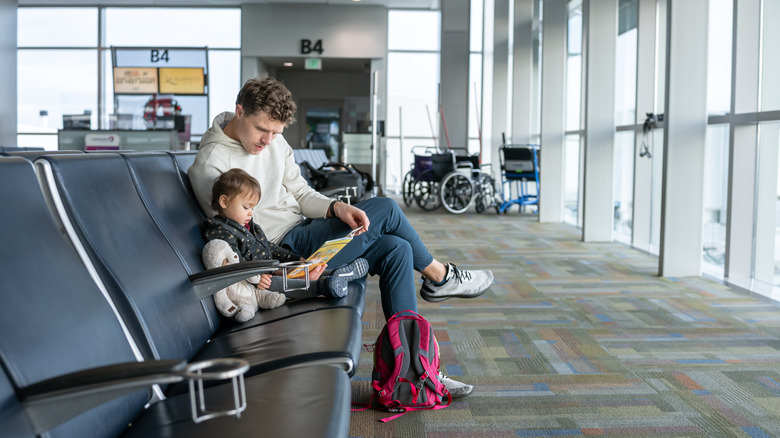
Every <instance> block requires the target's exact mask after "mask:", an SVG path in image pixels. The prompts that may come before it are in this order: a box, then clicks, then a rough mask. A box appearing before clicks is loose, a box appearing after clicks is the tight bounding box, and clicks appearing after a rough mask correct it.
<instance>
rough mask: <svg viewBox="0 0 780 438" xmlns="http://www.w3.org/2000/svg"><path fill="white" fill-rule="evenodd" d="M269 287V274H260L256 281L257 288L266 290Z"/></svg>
mask: <svg viewBox="0 0 780 438" xmlns="http://www.w3.org/2000/svg"><path fill="white" fill-rule="evenodd" d="M269 287H271V276H270V275H268V274H261V275H260V281H258V282H257V288H258V289H260V290H267V289H268V288H269Z"/></svg>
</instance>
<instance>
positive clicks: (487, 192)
mask: <svg viewBox="0 0 780 438" xmlns="http://www.w3.org/2000/svg"><path fill="white" fill-rule="evenodd" d="M496 204H497V202H496V187H495V184H494V182H493V178H492V177H491V176H489V175H486V174H482V175H480V176H479V180H478V182H477V195H476V197H475V198H474V206H475V207H476V209H477V213H482V212H484V211H485V210H486V209H487V208H489V207H492V206H494V205H496Z"/></svg>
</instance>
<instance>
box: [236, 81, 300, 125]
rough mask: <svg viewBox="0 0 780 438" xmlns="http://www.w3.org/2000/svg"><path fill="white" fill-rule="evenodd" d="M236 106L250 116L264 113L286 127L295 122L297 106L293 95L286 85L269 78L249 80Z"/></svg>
mask: <svg viewBox="0 0 780 438" xmlns="http://www.w3.org/2000/svg"><path fill="white" fill-rule="evenodd" d="M236 104H237V105H241V107H242V108H244V111H245V112H246V113H247V114H249V115H252V114H255V113H257V112H258V111H264V112H265V113H267V114H268V115H269V116H270V117H271V119H272V120H276V121H278V122H282V123H284V124H285V126H290V125H291V124H292V123H293V122H295V110H296V106H295V102H294V101H293V98H292V93H290V90H288V89H287V88H286V87H285V86H284V84H282V83H281V82H279V81H278V80H276V79H274V78H271V77H268V76H259V77H256V78H254V79H250V80H248V81H247V82H246V83H245V84H244V86H243V87H242V88H241V91H239V92H238V97H237V98H236Z"/></svg>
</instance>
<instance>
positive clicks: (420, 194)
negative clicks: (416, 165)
mask: <svg viewBox="0 0 780 438" xmlns="http://www.w3.org/2000/svg"><path fill="white" fill-rule="evenodd" d="M432 178H433V172H432V171H430V170H426V171H425V172H422V173H421V174H419V175H418V176H417V181H415V182H414V190H413V192H414V201H415V202H416V203H417V205H418V206H419V207H420V208H422V209H423V210H426V211H433V210H436V209H437V208H439V207H441V202H440V201H439V183H437V182H435V181H431V179H432Z"/></svg>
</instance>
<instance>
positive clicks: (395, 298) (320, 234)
mask: <svg viewBox="0 0 780 438" xmlns="http://www.w3.org/2000/svg"><path fill="white" fill-rule="evenodd" d="M355 206H356V207H358V208H360V209H361V210H363V211H365V212H366V215H367V216H368V220H369V221H370V222H371V223H370V224H369V227H368V231H367V232H365V233H363V234H361V235H359V236H356V237H355V238H354V239H353V240H352V242H350V243H349V244H348V245H347V246H345V247H344V248H343V249H342V250H341V251H340V252H339V253H338V254H336V256H335V257H333V259H331V261H330V262H329V263H328V269H332V268H336V267H338V266H340V265H343V264H346V263H350V262H352V261H353V260H355V259H357V258H358V257H362V258H364V259H366V261H368V265H369V270H368V272H369V273H370V274H371V275H378V276H379V290H380V292H381V294H382V311H384V314H385V319H387V318H390V317H391V316H392V315H394V314H396V313H398V312H400V311H403V310H413V311H415V312H416V311H417V290H416V287H415V283H414V270H417V271H421V270H423V269H424V268H425V267H427V266H428V265H429V264H431V262H432V261H433V256H431V253H430V252H428V249H427V248H426V247H425V245H424V244H423V243H422V240H421V239H420V236H419V235H418V234H417V231H415V230H414V228H412V225H411V224H410V223H409V221H408V220H407V219H406V215H404V213H403V211H401V208H400V207H398V203H396V202H395V201H394V200H392V199H390V198H371V199H367V200H365V201H362V202H359V203H357V204H355ZM349 231H350V229H349V227H348V226H347V225H346V224H345V223H344V222H342V221H341V219H338V218H329V219H307V220H304V221H303V222H301V223H300V224H298V225H297V226H295V228H293V229H292V230H290V232H289V233H287V235H286V236H284V239H282V242H281V243H282V245H286V246H289V247H290V249H292V250H293V251H294V252H296V253H298V254H301V255H302V256H304V257H308V256H309V255H310V254H312V253H313V252H314V251H316V250H317V248H319V247H320V246H322V244H323V243H324V242H325V241H326V240H330V239H336V238H340V237H344V236H346V235H347V234H348V233H349Z"/></svg>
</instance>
